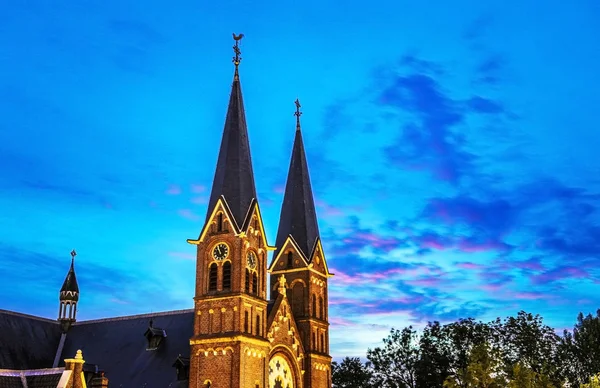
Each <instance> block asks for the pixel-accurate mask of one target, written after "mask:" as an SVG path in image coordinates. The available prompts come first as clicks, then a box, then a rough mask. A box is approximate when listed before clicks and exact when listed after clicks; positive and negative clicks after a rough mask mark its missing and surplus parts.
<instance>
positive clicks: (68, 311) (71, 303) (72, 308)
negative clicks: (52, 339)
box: [58, 250, 79, 333]
mask: <svg viewBox="0 0 600 388" xmlns="http://www.w3.org/2000/svg"><path fill="white" fill-rule="evenodd" d="M75 256H77V252H75V250H72V251H71V268H69V272H68V273H67V277H66V278H65V281H64V283H63V285H62V287H61V289H60V296H59V301H60V307H59V310H58V321H59V322H60V323H61V326H62V329H63V332H65V333H66V332H67V331H69V328H70V327H71V325H72V324H73V322H75V320H76V316H77V302H78V301H79V286H78V285H77V278H76V276H75Z"/></svg>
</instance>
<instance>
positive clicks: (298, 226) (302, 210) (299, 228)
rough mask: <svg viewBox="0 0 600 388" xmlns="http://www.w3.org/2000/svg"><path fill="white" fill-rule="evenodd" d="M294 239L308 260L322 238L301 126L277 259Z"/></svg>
mask: <svg viewBox="0 0 600 388" xmlns="http://www.w3.org/2000/svg"><path fill="white" fill-rule="evenodd" d="M290 235H291V236H292V237H293V238H294V240H295V241H296V243H297V244H298V246H299V247H300V249H301V250H302V253H304V255H305V256H306V258H307V259H308V260H310V259H311V254H312V251H313V249H314V246H315V244H316V242H317V239H318V238H319V225H318V224H317V213H316V210H315V203H314V199H313V193H312V187H311V184H310V176H309V174H308V164H307V162H306V153H305V152H304V142H303V140H302V131H301V130H300V126H297V128H296V136H295V138H294V146H293V149H292V158H291V161H290V169H289V172H288V178H287V182H286V184H285V195H284V197H283V205H282V206H281V215H280V217H279V229H278V230H277V241H275V245H276V246H277V249H276V250H275V253H274V254H273V258H276V257H277V255H278V254H279V250H280V249H281V248H282V247H283V244H284V243H285V240H286V239H287V237H288V236H290Z"/></svg>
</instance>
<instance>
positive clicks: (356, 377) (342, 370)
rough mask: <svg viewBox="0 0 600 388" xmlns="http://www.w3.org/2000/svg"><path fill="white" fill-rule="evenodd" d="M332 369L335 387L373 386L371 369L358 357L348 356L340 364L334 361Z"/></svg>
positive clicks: (365, 387)
mask: <svg viewBox="0 0 600 388" xmlns="http://www.w3.org/2000/svg"><path fill="white" fill-rule="evenodd" d="M331 369H332V373H331V380H332V383H333V387H334V388H368V387H371V386H372V385H371V379H372V373H371V370H370V369H369V367H368V365H365V364H363V363H362V362H361V361H360V358H358V357H352V358H350V357H346V358H344V359H343V360H342V362H341V363H340V364H338V363H337V362H335V361H334V362H332V363H331Z"/></svg>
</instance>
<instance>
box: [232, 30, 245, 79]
mask: <svg viewBox="0 0 600 388" xmlns="http://www.w3.org/2000/svg"><path fill="white" fill-rule="evenodd" d="M243 37H244V34H239V35H236V34H235V32H234V33H233V40H234V41H235V45H234V46H233V52H234V53H235V57H233V60H232V62H233V64H234V65H235V76H234V78H235V79H236V80H237V79H239V74H238V66H239V65H240V62H241V61H242V57H241V54H242V52H241V51H240V46H239V43H240V40H242V38H243Z"/></svg>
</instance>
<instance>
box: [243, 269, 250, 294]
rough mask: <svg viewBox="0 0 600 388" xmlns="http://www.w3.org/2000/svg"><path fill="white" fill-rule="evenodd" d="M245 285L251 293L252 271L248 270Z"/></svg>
mask: <svg viewBox="0 0 600 388" xmlns="http://www.w3.org/2000/svg"><path fill="white" fill-rule="evenodd" d="M245 282H246V283H245V287H244V289H245V290H246V292H247V293H248V294H249V293H250V271H249V270H246V279H245Z"/></svg>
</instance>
